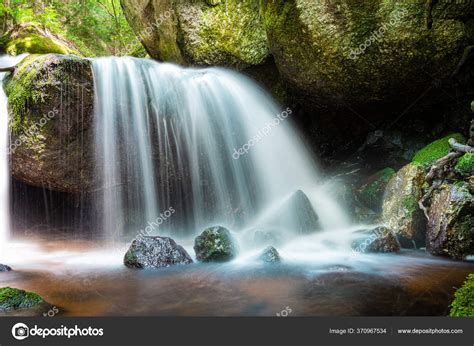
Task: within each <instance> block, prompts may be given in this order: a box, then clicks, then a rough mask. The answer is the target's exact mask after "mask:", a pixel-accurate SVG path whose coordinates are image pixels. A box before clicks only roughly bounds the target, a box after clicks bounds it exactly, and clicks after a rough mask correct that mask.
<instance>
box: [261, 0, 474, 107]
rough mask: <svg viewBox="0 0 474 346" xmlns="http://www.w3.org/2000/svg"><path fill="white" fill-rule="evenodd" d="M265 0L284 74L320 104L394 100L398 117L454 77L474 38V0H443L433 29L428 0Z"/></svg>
mask: <svg viewBox="0 0 474 346" xmlns="http://www.w3.org/2000/svg"><path fill="white" fill-rule="evenodd" d="M263 4H264V5H263V6H262V18H263V21H264V23H265V27H266V30H267V35H268V40H269V44H270V47H271V52H272V54H273V57H274V59H275V63H276V65H277V67H278V69H279V71H280V73H281V74H282V77H283V78H284V79H285V80H286V81H287V82H288V83H289V84H290V86H291V87H292V88H293V89H294V90H296V91H297V92H298V93H300V94H301V95H302V96H307V97H308V96H310V97H311V98H313V100H314V102H315V103H317V104H319V105H329V106H330V105H341V104H342V105H346V104H349V105H351V106H352V107H354V108H353V109H359V106H368V105H374V104H377V105H379V106H380V105H381V104H382V103H384V102H389V103H390V105H391V106H390V107H391V108H392V109H391V110H392V111H393V110H394V111H395V112H396V114H397V115H398V114H400V112H401V111H403V110H404V109H406V107H407V106H408V105H409V104H410V103H412V102H413V101H414V100H415V99H417V98H418V97H419V96H420V95H422V94H426V90H427V89H428V88H429V87H432V84H433V76H436V78H437V81H438V82H439V83H444V82H447V81H449V79H450V77H451V74H452V73H453V72H454V71H455V69H456V67H457V64H458V62H459V61H460V59H461V57H462V55H463V52H464V49H465V47H466V46H468V45H470V44H471V45H472V44H473V42H474V31H473V30H472V29H473V26H474V23H473V22H472V21H469V20H466V19H467V18H468V17H469V15H472V13H473V12H474V6H472V2H470V1H462V2H455V1H451V0H439V1H437V4H436V6H435V7H434V9H433V16H434V18H435V20H434V25H433V27H432V28H431V29H428V28H427V25H426V17H427V11H426V0H411V1H407V0H404V1H397V0H389V1H379V0H367V1H348V0H335V1H333V0H331V1H329V0H327V1H326V0H325V1H312V0H288V1H264V2H263ZM420 70H422V71H423V73H421V74H420ZM407 85H409V86H410V87H409V88H407V87H406V86H407ZM425 96H426V95H425ZM431 96H433V95H431ZM442 96H444V97H446V95H442ZM308 98H309V97H308ZM428 98H429V97H428ZM428 98H426V99H425V100H427V99H428ZM430 101H431V102H438V101H439V99H437V98H436V97H432V98H431V99H430ZM365 108H366V109H367V108H368V107H365ZM377 111H378V112H379V114H380V111H379V109H377ZM383 114H384V116H386V114H385V113H383ZM364 115H365V114H364Z"/></svg>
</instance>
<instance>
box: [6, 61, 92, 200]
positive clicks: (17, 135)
mask: <svg viewBox="0 0 474 346" xmlns="http://www.w3.org/2000/svg"><path fill="white" fill-rule="evenodd" d="M4 87H5V91H6V93H7V96H8V106H9V113H10V128H11V146H10V151H11V169H12V174H13V177H14V178H15V179H16V180H18V181H21V182H24V183H26V184H28V185H31V186H35V187H40V188H48V189H49V190H53V191H60V192H70V193H79V192H84V191H87V190H92V189H93V188H95V187H93V186H94V182H95V180H96V179H97V178H96V177H95V175H94V172H93V162H94V148H93V144H94V140H93V131H92V125H91V124H92V114H93V105H94V96H93V77H92V70H91V63H90V61H89V60H86V59H80V58H78V57H74V56H64V55H55V54H48V55H30V56H28V57H27V58H25V59H24V60H23V61H22V62H21V63H20V64H19V65H18V66H17V68H16V70H15V73H14V74H13V75H11V76H10V77H8V78H7V79H6V81H5V85H4ZM66 90H67V95H66V96H65V93H66Z"/></svg>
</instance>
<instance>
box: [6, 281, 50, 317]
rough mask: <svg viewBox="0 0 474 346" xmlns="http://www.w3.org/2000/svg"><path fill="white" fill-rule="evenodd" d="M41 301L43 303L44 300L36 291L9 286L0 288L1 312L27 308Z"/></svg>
mask: <svg viewBox="0 0 474 346" xmlns="http://www.w3.org/2000/svg"><path fill="white" fill-rule="evenodd" d="M41 303H44V300H43V298H41V297H40V296H39V295H37V294H36V293H32V292H27V291H24V290H20V289H17V288H11V287H3V288H0V311H2V312H4V311H10V310H18V309H29V308H32V307H34V306H36V305H38V304H41Z"/></svg>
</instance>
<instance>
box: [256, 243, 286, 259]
mask: <svg viewBox="0 0 474 346" xmlns="http://www.w3.org/2000/svg"><path fill="white" fill-rule="evenodd" d="M259 258H260V260H262V261H263V262H266V263H277V262H280V261H281V258H280V254H279V253H278V251H277V249H275V248H274V247H273V246H269V247H267V248H266V249H265V250H263V253H262V254H261V255H260V257H259Z"/></svg>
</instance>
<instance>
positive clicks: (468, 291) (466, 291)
mask: <svg viewBox="0 0 474 346" xmlns="http://www.w3.org/2000/svg"><path fill="white" fill-rule="evenodd" d="M450 307H451V309H450V311H449V316H453V317H474V274H469V275H468V277H467V279H466V281H465V282H464V285H462V287H460V288H459V289H458V290H457V291H456V292H455V293H454V300H453V302H452V303H451V306H450Z"/></svg>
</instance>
